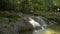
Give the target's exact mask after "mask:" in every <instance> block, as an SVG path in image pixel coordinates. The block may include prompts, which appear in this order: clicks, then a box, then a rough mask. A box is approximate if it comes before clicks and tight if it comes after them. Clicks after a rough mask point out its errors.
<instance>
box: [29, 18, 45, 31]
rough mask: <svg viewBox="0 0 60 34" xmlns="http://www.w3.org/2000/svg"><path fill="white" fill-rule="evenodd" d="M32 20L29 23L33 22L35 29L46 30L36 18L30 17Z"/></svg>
mask: <svg viewBox="0 0 60 34" xmlns="http://www.w3.org/2000/svg"><path fill="white" fill-rule="evenodd" d="M29 19H30V21H29V23H31V24H32V25H33V27H34V29H35V31H37V30H41V31H42V30H44V27H42V26H41V25H40V24H39V23H38V22H36V21H35V20H34V19H32V18H31V17H29Z"/></svg>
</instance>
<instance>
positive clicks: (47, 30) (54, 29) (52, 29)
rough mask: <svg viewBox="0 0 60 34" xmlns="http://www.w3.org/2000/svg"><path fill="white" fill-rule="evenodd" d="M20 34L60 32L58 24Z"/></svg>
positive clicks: (56, 33)
mask: <svg viewBox="0 0 60 34" xmlns="http://www.w3.org/2000/svg"><path fill="white" fill-rule="evenodd" d="M20 34H60V25H53V26H49V27H47V28H45V29H44V30H43V31H40V30H37V31H26V32H22V33H20Z"/></svg>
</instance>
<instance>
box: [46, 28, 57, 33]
mask: <svg viewBox="0 0 60 34" xmlns="http://www.w3.org/2000/svg"><path fill="white" fill-rule="evenodd" d="M45 34H56V32H55V31H53V30H51V29H47V30H46V31H45Z"/></svg>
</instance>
